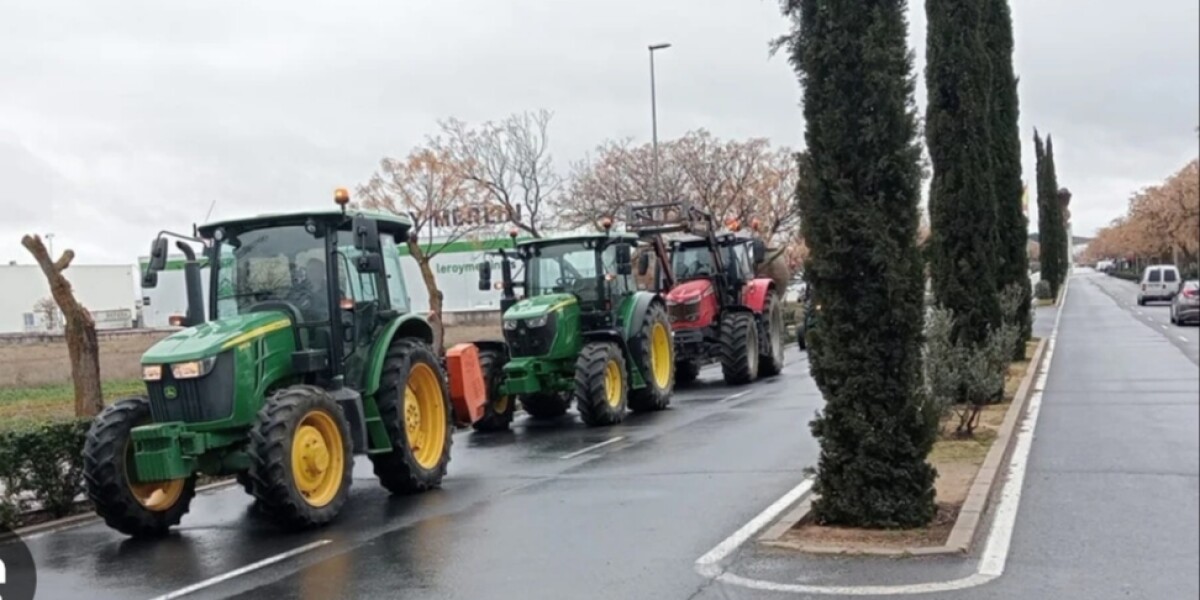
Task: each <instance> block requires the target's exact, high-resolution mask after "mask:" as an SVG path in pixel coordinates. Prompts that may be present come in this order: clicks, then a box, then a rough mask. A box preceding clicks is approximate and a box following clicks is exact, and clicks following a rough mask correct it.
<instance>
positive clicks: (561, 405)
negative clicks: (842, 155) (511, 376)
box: [521, 392, 571, 419]
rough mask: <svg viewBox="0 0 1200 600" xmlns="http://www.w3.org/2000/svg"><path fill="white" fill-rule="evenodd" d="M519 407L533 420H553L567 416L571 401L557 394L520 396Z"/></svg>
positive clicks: (543, 393)
mask: <svg viewBox="0 0 1200 600" xmlns="http://www.w3.org/2000/svg"><path fill="white" fill-rule="evenodd" d="M521 407H522V408H524V409H525V412H526V413H529V416H530V417H533V418H534V419H555V418H558V417H561V416H563V415H565V414H567V409H569V408H571V400H570V398H569V397H567V398H564V397H563V394H559V393H545V392H542V393H537V394H525V395H522V396H521Z"/></svg>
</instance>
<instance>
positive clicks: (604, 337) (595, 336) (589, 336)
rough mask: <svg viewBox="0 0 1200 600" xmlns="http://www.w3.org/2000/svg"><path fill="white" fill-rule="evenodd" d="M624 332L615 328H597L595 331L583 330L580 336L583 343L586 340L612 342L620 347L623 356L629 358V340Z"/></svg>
mask: <svg viewBox="0 0 1200 600" xmlns="http://www.w3.org/2000/svg"><path fill="white" fill-rule="evenodd" d="M625 335H626V334H625V332H624V331H619V330H617V329H597V330H595V331H585V332H583V334H581V336H580V337H582V338H583V343H585V344H586V343H588V342H612V343H614V344H616V345H617V347H619V348H620V349H621V353H622V354H624V355H625V358H627V359H628V358H629V357H630V356H631V355H630V354H629V341H628V340H626V339H625Z"/></svg>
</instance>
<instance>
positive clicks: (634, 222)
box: [626, 202, 784, 384]
mask: <svg viewBox="0 0 1200 600" xmlns="http://www.w3.org/2000/svg"><path fill="white" fill-rule="evenodd" d="M626 228H627V230H628V231H631V232H636V233H637V234H638V235H639V236H640V237H641V238H642V239H643V240H644V241H646V242H648V243H649V244H651V245H652V246H654V247H655V252H644V253H642V255H641V256H640V257H639V260H638V269H637V270H638V274H639V275H640V276H646V275H647V274H648V273H649V272H650V268H651V264H650V261H651V257H652V256H658V257H669V262H668V260H667V259H665V258H660V259H659V264H658V265H657V269H655V272H654V286H655V288H656V290H658V291H660V292H662V293H663V294H664V295H665V297H666V300H667V313H668V315H669V317H670V319H671V329H672V331H673V333H674V338H675V381H676V383H680V384H683V383H688V382H691V381H693V380H695V379H696V377H697V376H698V375H699V374H700V368H701V367H703V366H704V365H707V364H710V363H715V362H720V363H721V371H722V374H723V375H724V377H725V382H726V383H729V384H744V383H749V382H750V381H753V380H754V379H755V378H757V377H759V376H771V375H776V374H778V373H779V372H780V371H781V370H783V355H784V353H783V347H784V326H783V297H782V293H781V290H778V289H777V288H776V285H775V282H774V281H773V280H772V279H770V278H766V277H758V276H756V273H755V270H756V267H757V266H758V265H759V264H761V263H762V261H763V259H764V257H765V254H766V246H765V244H764V243H763V241H762V240H760V239H757V238H755V237H753V236H751V235H749V234H746V233H743V232H740V231H739V228H738V227H737V225H736V224H733V225H732V226H731V227H730V228H728V229H726V230H720V231H719V230H718V228H717V226H716V223H715V221H714V220H713V217H712V215H711V214H709V213H707V212H705V211H703V210H701V209H699V208H695V207H693V206H691V205H689V204H688V203H687V202H666V203H661V204H643V205H634V206H630V207H629V208H628V215H627V220H626ZM667 235H670V237H669V239H664V236H667Z"/></svg>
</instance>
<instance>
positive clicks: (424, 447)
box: [369, 339, 454, 494]
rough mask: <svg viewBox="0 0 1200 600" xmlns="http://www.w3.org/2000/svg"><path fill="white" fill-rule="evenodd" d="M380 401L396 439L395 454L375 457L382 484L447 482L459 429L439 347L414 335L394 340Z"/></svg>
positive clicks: (403, 486) (399, 487)
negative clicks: (437, 351)
mask: <svg viewBox="0 0 1200 600" xmlns="http://www.w3.org/2000/svg"><path fill="white" fill-rule="evenodd" d="M375 404H376V406H378V407H379V417H380V419H381V420H382V421H383V426H384V429H386V430H387V434H388V438H389V439H391V441H392V451H391V452H385V453H382V454H371V455H369V456H370V459H371V463H372V464H374V466H375V475H376V476H377V477H379V483H381V484H383V487H385V488H387V489H388V491H390V492H392V493H393V494H412V493H415V492H423V491H426V490H428V489H430V488H435V487H437V486H439V485H441V484H442V478H443V477H445V476H446V464H447V463H449V462H450V444H451V443H453V438H452V437H451V434H452V433H453V432H454V431H453V427H451V424H452V423H453V421H452V420H451V418H450V415H451V410H452V409H451V405H450V393H449V391H447V389H446V376H445V375H444V374H443V373H442V367H441V365H440V364H439V363H438V359H437V357H436V356H434V354H433V351H431V350H430V349H429V348H428V347H427V346H425V344H422V343H420V342H418V341H416V340H412V339H403V340H397V341H395V342H393V343H392V346H391V348H389V349H388V354H387V357H386V358H385V359H384V363H383V375H381V376H380V381H379V391H378V392H376V393H375Z"/></svg>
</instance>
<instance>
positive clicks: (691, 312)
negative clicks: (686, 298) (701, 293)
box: [667, 302, 700, 323]
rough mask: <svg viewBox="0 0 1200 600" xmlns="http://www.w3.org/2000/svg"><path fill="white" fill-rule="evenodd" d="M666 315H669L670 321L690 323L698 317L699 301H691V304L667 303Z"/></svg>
mask: <svg viewBox="0 0 1200 600" xmlns="http://www.w3.org/2000/svg"><path fill="white" fill-rule="evenodd" d="M667 316H668V317H670V319H671V322H672V323H692V322H695V321H696V320H698V319H699V318H700V303H699V302H693V303H691V304H684V303H678V304H669V305H667Z"/></svg>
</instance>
